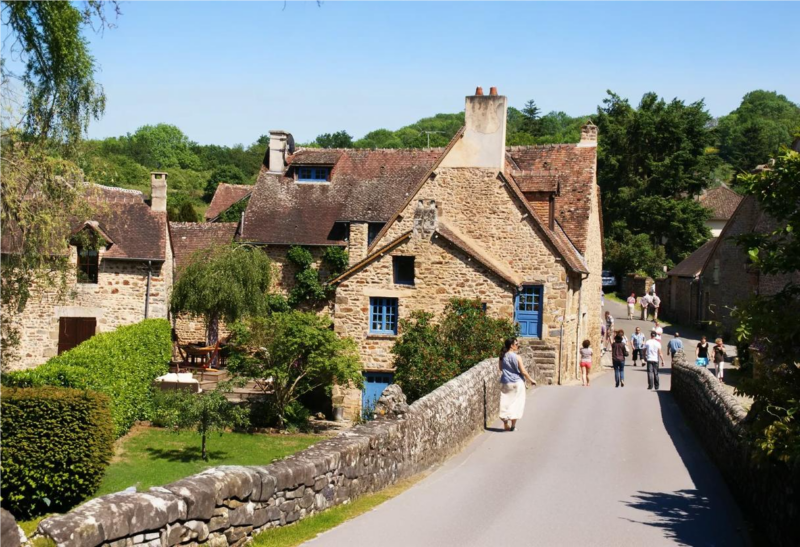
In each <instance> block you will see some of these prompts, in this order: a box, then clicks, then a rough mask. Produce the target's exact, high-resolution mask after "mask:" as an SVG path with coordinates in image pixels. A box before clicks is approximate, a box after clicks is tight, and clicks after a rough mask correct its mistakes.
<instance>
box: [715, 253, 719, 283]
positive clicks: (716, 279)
mask: <svg viewBox="0 0 800 547" xmlns="http://www.w3.org/2000/svg"><path fill="white" fill-rule="evenodd" d="M714 285H719V259H718V258H716V259H714Z"/></svg>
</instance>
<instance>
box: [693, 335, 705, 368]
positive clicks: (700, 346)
mask: <svg viewBox="0 0 800 547" xmlns="http://www.w3.org/2000/svg"><path fill="white" fill-rule="evenodd" d="M694 356H695V359H697V361H695V364H697V365H699V366H701V367H707V366H708V342H707V341H706V337H705V336H703V337H702V338H701V339H700V341H699V342H698V343H697V349H696V350H695V351H694Z"/></svg>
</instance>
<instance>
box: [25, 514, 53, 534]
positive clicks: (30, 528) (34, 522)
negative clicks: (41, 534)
mask: <svg viewBox="0 0 800 547" xmlns="http://www.w3.org/2000/svg"><path fill="white" fill-rule="evenodd" d="M49 516H50V515H44V516H41V517H37V518H35V519H31V520H19V521H17V524H19V527H20V528H22V531H23V532H25V537H27V538H30V537H31V536H32V535H33V533H34V532H35V531H36V527H37V526H39V523H40V522H42V521H43V520H44V519H46V518H47V517H49Z"/></svg>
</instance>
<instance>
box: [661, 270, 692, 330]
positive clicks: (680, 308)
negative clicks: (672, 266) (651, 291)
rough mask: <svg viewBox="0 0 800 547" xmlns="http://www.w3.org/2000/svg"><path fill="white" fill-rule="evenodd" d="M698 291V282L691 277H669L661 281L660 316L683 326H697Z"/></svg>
mask: <svg viewBox="0 0 800 547" xmlns="http://www.w3.org/2000/svg"><path fill="white" fill-rule="evenodd" d="M698 289H699V283H698V280H697V279H694V278H691V277H677V276H669V277H667V278H666V279H664V280H662V281H659V287H658V296H659V297H661V309H660V310H659V312H658V316H659V317H663V318H665V319H669V320H670V321H673V322H676V323H680V324H682V325H694V324H697V323H698V320H697V309H698V302H697V298H698Z"/></svg>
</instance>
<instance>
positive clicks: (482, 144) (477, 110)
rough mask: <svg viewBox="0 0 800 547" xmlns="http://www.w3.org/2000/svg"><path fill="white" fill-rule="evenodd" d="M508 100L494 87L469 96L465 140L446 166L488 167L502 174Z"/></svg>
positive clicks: (466, 108)
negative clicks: (486, 93)
mask: <svg viewBox="0 0 800 547" xmlns="http://www.w3.org/2000/svg"><path fill="white" fill-rule="evenodd" d="M507 112H508V99H506V98H505V97H504V96H503V95H498V94H497V88H496V87H492V88H491V90H490V93H489V95H484V94H483V89H482V88H480V87H479V88H478V89H476V90H475V95H471V96H468V97H467V100H466V107H465V126H466V127H465V130H464V137H463V138H462V139H460V140H459V141H458V142H457V143H456V144H455V145H454V146H453V149H452V150H451V151H450V153H449V154H448V155H447V157H446V158H445V159H444V160H443V161H442V164H441V165H442V167H485V168H492V169H497V170H498V171H502V170H503V168H504V167H505V161H506V114H507Z"/></svg>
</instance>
